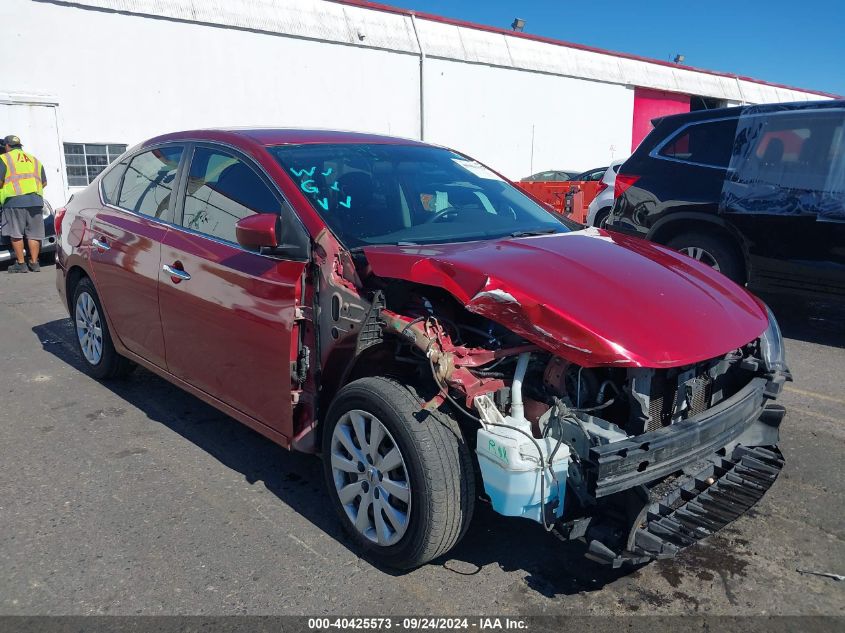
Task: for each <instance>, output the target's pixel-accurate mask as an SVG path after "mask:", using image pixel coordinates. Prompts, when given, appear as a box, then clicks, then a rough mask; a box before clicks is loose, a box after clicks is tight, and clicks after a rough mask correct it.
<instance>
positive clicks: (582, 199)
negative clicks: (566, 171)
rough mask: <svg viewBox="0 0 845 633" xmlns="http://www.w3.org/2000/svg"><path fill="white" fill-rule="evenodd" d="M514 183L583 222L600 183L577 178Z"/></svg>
mask: <svg viewBox="0 0 845 633" xmlns="http://www.w3.org/2000/svg"><path fill="white" fill-rule="evenodd" d="M515 184H516V186H518V187H519V188H520V189H524V190H525V191H527V192H528V193H530V194H531V195H532V196H534V197H535V198H537V199H538V200H540V201H541V202H545V203H547V204H550V205H551V206H552V207H554V210H555V211H557V212H558V213H560V214H562V215H565V216H566V217H567V218H569V219H571V220H575V221H576V222H580V223H581V224H584V223H585V222H586V221H587V207H589V206H590V203H591V202H592V201H593V198H595V197H596V196H597V195H598V192H599V184H600V183H599V182H597V181H596V182H594V181H577V180H571V181H570V180H567V181H561V182H550V181H540V180H528V181H525V182H517V183H515Z"/></svg>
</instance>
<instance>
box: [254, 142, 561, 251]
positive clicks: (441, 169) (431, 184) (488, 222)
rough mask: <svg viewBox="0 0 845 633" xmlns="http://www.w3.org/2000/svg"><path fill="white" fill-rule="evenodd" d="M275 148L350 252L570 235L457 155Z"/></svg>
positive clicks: (400, 149)
mask: <svg viewBox="0 0 845 633" xmlns="http://www.w3.org/2000/svg"><path fill="white" fill-rule="evenodd" d="M268 150H269V151H270V153H271V154H272V155H273V156H274V157H275V158H276V160H277V161H278V162H279V163H280V164H281V165H282V167H283V168H284V169H285V171H286V172H287V174H288V175H289V176H290V177H291V178H292V179H293V181H294V182H295V183H297V184H298V185H299V188H300V189H301V190H302V191H303V193H304V194H305V196H306V197H307V198H308V200H309V201H310V202H311V205H312V206H313V207H314V209H315V210H316V211H317V213H319V214H320V216H321V217H322V218H323V219H324V220H325V222H326V224H328V226H329V228H331V230H332V231H333V232H334V233H335V235H337V236H338V238H340V240H341V241H342V242H343V243H344V244H345V245H346V246H347V247H349V248H355V247H359V246H367V245H372V244H433V243H443V242H466V241H472V240H483V239H492V238H499V237H505V236H509V235H514V236H521V235H533V234H535V233H536V234H542V233H560V232H566V231H568V229H567V227H566V226H565V225H564V224H563V222H562V221H561V220H559V219H558V218H557V217H555V216H554V215H553V214H552V213H551V212H549V211H546V210H545V209H544V208H543V207H542V206H540V205H539V204H537V203H536V202H534V201H533V200H532V199H531V198H529V197H528V196H526V195H525V194H524V193H522V192H521V191H520V190H519V189H517V188H515V187H514V186H513V185H511V184H509V183H507V182H505V181H504V180H502V179H501V178H500V177H499V176H497V175H496V174H494V173H493V172H491V171H490V170H489V169H487V168H486V167H484V166H483V165H481V164H480V163H477V162H475V161H474V160H470V159H467V158H466V157H464V156H461V155H460V154H456V153H455V152H452V151H450V150H446V149H442V148H437V147H428V146H418V145H379V144H361V145H353V144H337V145H329V144H325V145H318V144H314V145H283V146H277V147H269V148H268Z"/></svg>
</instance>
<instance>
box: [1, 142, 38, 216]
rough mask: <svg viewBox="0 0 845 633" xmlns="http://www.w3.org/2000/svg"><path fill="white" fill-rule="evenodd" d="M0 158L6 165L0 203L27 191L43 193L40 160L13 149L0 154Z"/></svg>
mask: <svg viewBox="0 0 845 633" xmlns="http://www.w3.org/2000/svg"><path fill="white" fill-rule="evenodd" d="M0 160H2V161H3V164H4V165H5V166H6V176H5V178H3V187H2V189H0V205H2V204H3V203H5V202H6V200H7V199H9V198H11V197H13V196H23V195H26V194H28V193H37V194H38V195H39V196H42V195H44V183H43V182H41V161H39V160H38V159H37V158H35V156H32V155H31V154H27V153H26V152H24V151H23V150H19V149H13V150H11V151H9V152H6V153H5V154H0Z"/></svg>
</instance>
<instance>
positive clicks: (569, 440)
mask: <svg viewBox="0 0 845 633" xmlns="http://www.w3.org/2000/svg"><path fill="white" fill-rule="evenodd" d="M322 270H323V271H325V268H322ZM337 272H338V271H337V270H335V273H337ZM340 273H341V274H340V275H338V274H335V275H329V276H323V277H322V278H321V279H320V280H318V282H319V283H318V284H317V288H318V293H317V294H318V301H319V303H320V307H321V308H322V309H323V310H325V311H327V312H329V313H330V314H331V321H330V322H329V323H328V324H327V325H323V323H324V321H322V320H320V323H321V332H320V334H321V336H322V337H323V339H324V340H327V339H328V340H330V341H331V346H332V347H333V348H334V349H335V350H343V354H344V355H345V356H346V357H347V359H348V362H347V363H346V365H347V367H349V369H348V371H347V374H346V375H345V378H346V379H348V378H350V377H354V376H361V375H367V373H368V372H385V371H388V372H390V373H391V374H393V375H396V374H398V375H400V376H401V377H402V379H403V380H404V381H405V382H407V383H408V384H417V385H419V384H433V385H434V390H433V391H432V392H431V393H430V394H429V395H428V400H427V401H426V402H425V404H424V405H423V407H422V408H423V410H426V409H427V410H436V409H437V410H441V411H448V412H449V414H450V415H452V416H454V417H455V418H456V419H457V420H458V422H459V423H460V424H461V427H462V429H463V434H464V438H465V440H466V441H467V442H468V443H469V444H470V445H471V446H472V448H474V450H475V454H476V456H477V466H478V469H479V471H480V475H481V480H482V481H483V485H484V493H485V496H486V498H487V499H488V500H489V501H490V503H491V504H492V507H493V509H494V510H496V511H497V512H499V513H500V514H503V515H506V516H518V517H523V518H528V519H531V520H534V521H537V522H539V523H541V524H542V525H543V526H544V527H545V528H546V529H547V530H548V531H553V532H555V533H556V534H557V535H558V536H559V537H560V538H563V539H581V540H583V541H585V542H586V543H587V544H588V548H589V553H588V556H589V557H591V558H593V559H595V560H597V561H600V562H605V563H609V564H612V565H614V566H618V565H621V564H623V563H625V562H633V563H637V562H643V561H647V560H650V559H652V558H659V557H665V556H672V555H674V554H675V553H676V552H677V551H678V549H680V548H681V547H684V546H686V545H689V544H691V543H693V542H695V541H696V540H698V539H700V538H703V537H704V536H707V535H708V534H710V533H712V532H713V531H715V530H717V529H719V528H720V527H721V526H722V525H724V524H725V523H727V522H728V521H730V520H733V518H736V517H737V516H739V514H741V513H742V512H744V511H745V510H746V509H747V508H748V507H750V506H751V505H752V504H753V503H755V502H756V501H757V500H758V499H759V498H760V497H761V496H762V495H763V493H765V491H766V490H767V489H768V487H769V486H770V485H771V484H772V483H773V481H774V479H775V478H776V477H777V474H778V472H779V470H780V467H781V466H782V458H781V456H780V453H779V452H778V451H777V448H776V445H777V442H778V426H779V424H780V421H781V419H782V418H783V413H784V412H783V409H782V408H781V407H778V406H777V405H771V404H770V402H771V400H772V399H773V398H775V397H776V396H777V395H778V393H779V392H780V389H781V387H782V384H783V382H784V381H786V380H789V379H790V376H789V373H788V370H787V369H786V367H785V364H784V363H783V362H782V357H781V359H780V360H778V359H777V358H775V357H776V356H777V354H778V353H779V352H782V349H781V348H779V347H778V346H779V345H780V344H781V343H780V333H779V331H774V332H771V331H769V330H767V331H766V332H764V334H763V336H761V337H759V338H756V339H754V340H751V341H749V342H747V343H746V344H744V345H741V346H739V347H737V348H736V349H732V350H729V351H727V352H726V353H723V354H721V355H719V356H717V357H714V358H708V359H705V360H699V361H696V362H693V363H689V364H683V365H678V364H673V365H672V366H659V367H643V366H639V365H638V364H637V363H635V362H633V361H627V360H624V359H623V361H619V360H615V359H613V360H608V359H601V360H599V361H597V362H596V363H595V364H593V365H590V364H588V363H586V362H580V363H578V362H575V360H573V359H574V358H577V359H578V360H579V361H583V359H587V360H590V359H591V357H590V355H589V354H590V350H589V349H586V348H578V347H577V346H576V345H574V344H571V343H570V342H567V343H565V344H561V345H548V344H546V340H547V339H549V338H551V334H550V333H549V332H548V331H541V336H539V337H532V338H534V340H531V339H530V338H528V337H526V336H525V335H524V334H525V331H526V328H525V327H523V326H522V325H521V323H524V319H523V320H522V321H519V320H517V318H516V317H515V316H514V315H515V314H516V306H517V303H518V300H517V299H516V298H515V297H513V296H512V295H510V294H509V293H508V292H507V291H503V290H495V289H494V290H491V291H484V292H478V293H477V294H476V295H475V298H474V299H473V302H474V303H470V304H467V303H466V302H462V301H461V300H459V299H458V298H456V296H455V294H456V293H455V292H451V291H449V290H446V289H444V288H442V287H434V286H432V285H429V284H428V283H414V282H412V281H408V280H405V279H392V278H385V277H383V276H380V275H376V274H373V273H372V270H371V269H370V268H369V264H368V262H367V259H366V258H364V257H363V256H358V257H357V258H355V261H354V262H353V260H352V259H351V258H350V259H347V260H345V261H344V262H343V266H342V270H341V271H340ZM338 281H340V283H338ZM489 285H490V283H489V281H488V282H487V284H486V286H485V287H488V286H489ZM327 289H328V290H331V292H326V290H327ZM485 293H486V295H487V297H486V298H487V299H490V300H491V302H492V303H491V302H488V303H487V304H484V306H483V309H482V308H478V307H477V306H478V305H479V302H478V297H479V296H480V295H482V294H485ZM364 297H366V299H367V300H366V301H364V300H362V299H363V298H364ZM474 306H475V307H476V308H475V309H473V307H474ZM497 307H498V308H500V310H499V311H498V312H497V310H496V309H495V308H497ZM518 307H519V308H520V309H521V310H522V311H523V314H524V313H525V312H528V308H527V307H526V306H524V305H522V306H518ZM494 315H495V316H496V318H491V317H493V316H494ZM503 323H507V324H508V325H510V324H511V323H516V324H517V326H516V327H515V328H512V327H507V326H506V325H503ZM514 329H517V330H522V332H521V333H516V332H515V331H514ZM537 329H539V328H537ZM775 329H776V323H775ZM770 330H771V325H770ZM532 333H533V332H532ZM538 342H539V343H542V344H538ZM612 346H613V343H608V347H609V348H612ZM321 347H322V351H321V354H320V358H319V360H318V368H317V369H318V371H319V370H320V368H321V367H323V366H324V367H326V368H328V367H330V366H332V367H336V366H338V365H339V363H337V362H335V360H334V359H331V360H330V359H329V358H328V357H327V352H326V349H327V348H328V347H329V346H321ZM550 348H551V349H550ZM561 349H563V350H570V349H571V351H572V352H573V353H572V354H562V353H560V350H561ZM335 353H337V351H335ZM567 356H571V357H572V358H568V357H567ZM773 359H774V360H773ZM323 376H324V378H326V377H329V378H330V376H328V375H327V374H323Z"/></svg>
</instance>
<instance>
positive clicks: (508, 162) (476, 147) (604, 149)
mask: <svg viewBox="0 0 845 633" xmlns="http://www.w3.org/2000/svg"><path fill="white" fill-rule="evenodd" d="M425 64H426V66H425V68H426V73H425V91H426V101H425V113H426V140H428V141H430V142H434V143H439V144H443V145H449V146H452V147H455V149H459V150H460V151H462V152H466V153H467V154H469V155H471V156H473V157H474V158H477V159H478V160H480V161H482V162H484V163H487V164H488V165H490V166H491V167H494V168H495V169H497V170H499V171H501V172H502V173H504V174H505V175H507V176H509V177H511V178H514V179H518V178H520V177H523V176H527V175H529V174H531V173H535V172H537V171H542V170H546V169H581V170H586V169H591V168H593V167H599V166H601V165H606V164H607V163H608V162H610V160H611V159H613V158H619V157H622V156H627V155H628V153H629V150H630V148H631V121H632V118H633V109H634V91H633V90H632V89H630V88H626V87H624V86H618V85H614V84H607V83H599V82H595V81H584V80H581V79H572V78H568V77H555V76H553V75H545V74H541V73H527V72H521V71H518V70H513V69H506V68H496V67H491V66H482V65H472V64H465V63H459V62H453V61H445V60H439V59H430V58H429V59H426V62H425ZM532 139H533V150H532Z"/></svg>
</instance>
